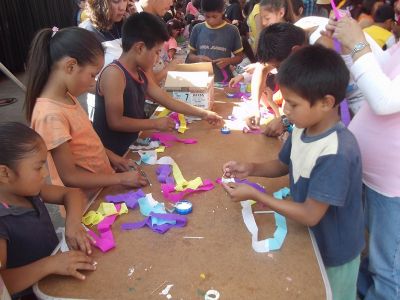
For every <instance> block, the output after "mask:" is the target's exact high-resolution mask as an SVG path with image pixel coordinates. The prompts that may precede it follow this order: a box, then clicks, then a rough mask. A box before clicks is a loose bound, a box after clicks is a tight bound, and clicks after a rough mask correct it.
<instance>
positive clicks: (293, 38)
mask: <svg viewBox="0 0 400 300" xmlns="http://www.w3.org/2000/svg"><path fill="white" fill-rule="evenodd" d="M305 42H306V35H305V32H304V30H303V29H301V28H299V27H297V26H295V25H293V24H290V23H276V24H272V25H270V26H268V27H266V28H264V29H263V30H262V31H261V33H260V38H259V44H258V49H257V60H258V63H257V64H255V68H254V72H253V73H252V74H250V73H247V72H245V73H243V74H241V75H238V76H236V77H235V78H233V79H232V80H231V81H230V83H229V85H231V86H234V85H236V84H237V83H238V82H240V81H242V80H244V81H245V82H246V83H250V80H251V87H252V93H251V96H252V100H253V105H254V106H253V111H252V113H253V114H254V116H251V117H250V119H249V124H248V125H249V126H253V128H256V126H255V125H258V124H259V119H260V108H259V106H260V103H261V100H264V99H265V102H267V103H266V104H268V105H269V106H270V107H271V108H272V110H273V111H274V114H275V116H276V117H279V116H280V112H279V107H278V105H277V104H275V103H274V101H273V99H272V98H273V93H274V92H275V89H274V88H273V87H272V86H271V85H267V81H268V78H270V76H273V75H271V73H272V72H273V71H274V69H278V68H279V65H280V64H281V63H282V62H283V61H284V60H285V59H286V58H287V57H288V56H289V55H290V54H291V53H292V52H293V51H295V50H296V49H297V48H299V47H301V46H303V45H304V44H305Z"/></svg>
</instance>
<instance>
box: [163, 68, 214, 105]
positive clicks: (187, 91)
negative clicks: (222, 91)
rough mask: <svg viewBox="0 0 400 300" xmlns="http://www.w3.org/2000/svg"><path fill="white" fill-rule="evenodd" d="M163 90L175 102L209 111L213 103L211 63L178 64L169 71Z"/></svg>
mask: <svg viewBox="0 0 400 300" xmlns="http://www.w3.org/2000/svg"><path fill="white" fill-rule="evenodd" d="M164 89H165V90H166V91H167V92H168V93H170V94H171V96H172V97H173V98H175V99H177V100H180V101H184V102H186V103H189V104H191V105H194V106H197V107H200V108H204V109H211V107H212V105H213V101H214V72H213V68H212V64H211V63H195V64H179V65H177V67H176V70H175V71H169V72H168V74H167V78H166V80H165V84H164Z"/></svg>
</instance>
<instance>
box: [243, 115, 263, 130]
mask: <svg viewBox="0 0 400 300" xmlns="http://www.w3.org/2000/svg"><path fill="white" fill-rule="evenodd" d="M260 119H261V117H260V115H257V116H248V117H247V118H246V120H245V121H246V125H247V127H249V128H250V129H251V130H257V129H260Z"/></svg>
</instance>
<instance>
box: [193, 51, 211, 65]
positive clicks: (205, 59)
mask: <svg viewBox="0 0 400 300" xmlns="http://www.w3.org/2000/svg"><path fill="white" fill-rule="evenodd" d="M196 53H197V52H196V51H194V50H190V53H189V56H188V61H189V62H191V63H198V62H212V59H211V58H209V57H208V56H205V55H197V54H196Z"/></svg>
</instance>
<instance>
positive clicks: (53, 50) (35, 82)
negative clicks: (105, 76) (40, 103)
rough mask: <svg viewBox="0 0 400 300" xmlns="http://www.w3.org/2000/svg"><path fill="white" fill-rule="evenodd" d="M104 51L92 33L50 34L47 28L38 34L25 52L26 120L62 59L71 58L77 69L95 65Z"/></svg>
mask: <svg viewBox="0 0 400 300" xmlns="http://www.w3.org/2000/svg"><path fill="white" fill-rule="evenodd" d="M99 55H101V56H103V55H104V49H103V46H102V45H101V43H100V42H99V41H98V40H97V38H96V36H95V35H94V33H93V32H90V31H88V30H86V29H83V28H79V27H68V28H64V29H61V30H59V31H57V32H54V31H53V30H52V29H51V28H45V29H42V30H40V31H39V32H38V33H37V34H36V36H35V37H34V39H33V41H32V44H31V48H30V50H29V59H28V68H27V75H28V82H27V89H26V96H25V108H26V118H27V120H28V121H30V120H31V117H32V113H33V108H34V106H35V104H36V99H37V98H38V97H39V96H40V93H41V92H42V90H43V88H44V86H45V84H46V82H47V80H48V79H49V76H50V72H51V68H52V67H53V65H54V64H55V63H56V62H58V61H59V60H60V59H62V58H63V57H67V56H69V57H72V58H75V59H76V61H77V63H78V65H80V66H85V65H86V64H95V63H96V59H97V57H98V56H99Z"/></svg>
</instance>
